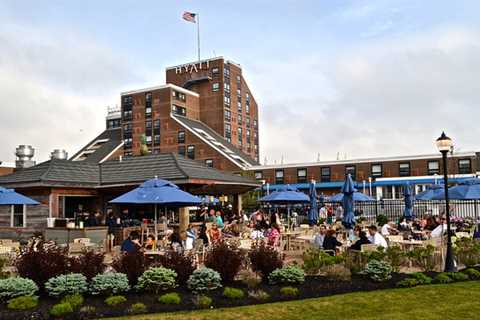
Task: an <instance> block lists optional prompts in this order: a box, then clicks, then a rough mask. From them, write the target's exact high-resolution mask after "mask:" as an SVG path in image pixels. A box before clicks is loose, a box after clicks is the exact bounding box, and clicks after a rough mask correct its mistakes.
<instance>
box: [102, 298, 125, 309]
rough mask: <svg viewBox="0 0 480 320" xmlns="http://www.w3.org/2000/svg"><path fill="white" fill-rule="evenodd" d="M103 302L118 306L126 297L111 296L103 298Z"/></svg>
mask: <svg viewBox="0 0 480 320" xmlns="http://www.w3.org/2000/svg"><path fill="white" fill-rule="evenodd" d="M104 302H105V303H106V304H107V305H109V306H111V307H113V306H118V305H119V304H122V303H125V302H127V298H125V297H124V296H111V297H108V298H107V299H105V300H104Z"/></svg>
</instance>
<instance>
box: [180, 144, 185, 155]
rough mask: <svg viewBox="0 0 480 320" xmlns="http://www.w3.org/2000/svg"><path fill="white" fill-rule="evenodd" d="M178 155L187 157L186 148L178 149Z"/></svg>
mask: <svg viewBox="0 0 480 320" xmlns="http://www.w3.org/2000/svg"><path fill="white" fill-rule="evenodd" d="M178 154H179V155H181V156H184V157H185V146H179V147H178Z"/></svg>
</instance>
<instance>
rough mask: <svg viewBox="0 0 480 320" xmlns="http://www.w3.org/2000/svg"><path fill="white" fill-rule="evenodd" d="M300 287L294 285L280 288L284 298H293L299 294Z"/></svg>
mask: <svg viewBox="0 0 480 320" xmlns="http://www.w3.org/2000/svg"><path fill="white" fill-rule="evenodd" d="M298 293H299V292H298V289H297V288H294V287H283V288H281V289H280V295H281V296H282V297H283V298H287V299H292V298H295V297H297V296H298Z"/></svg>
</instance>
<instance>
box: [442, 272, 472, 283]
mask: <svg viewBox="0 0 480 320" xmlns="http://www.w3.org/2000/svg"><path fill="white" fill-rule="evenodd" d="M447 275H448V276H449V277H450V279H452V280H453V281H456V282H457V281H467V280H469V278H468V275H466V274H465V273H462V272H447Z"/></svg>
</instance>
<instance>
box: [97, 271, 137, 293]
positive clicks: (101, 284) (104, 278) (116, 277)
mask: <svg viewBox="0 0 480 320" xmlns="http://www.w3.org/2000/svg"><path fill="white" fill-rule="evenodd" d="M128 290H130V285H129V284H128V277H127V275H126V274H125V273H120V272H110V273H104V274H99V275H96V276H95V277H93V279H92V283H91V284H90V293H91V294H93V295H97V294H100V295H107V296H110V295H114V294H119V293H124V292H127V291H128Z"/></svg>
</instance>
